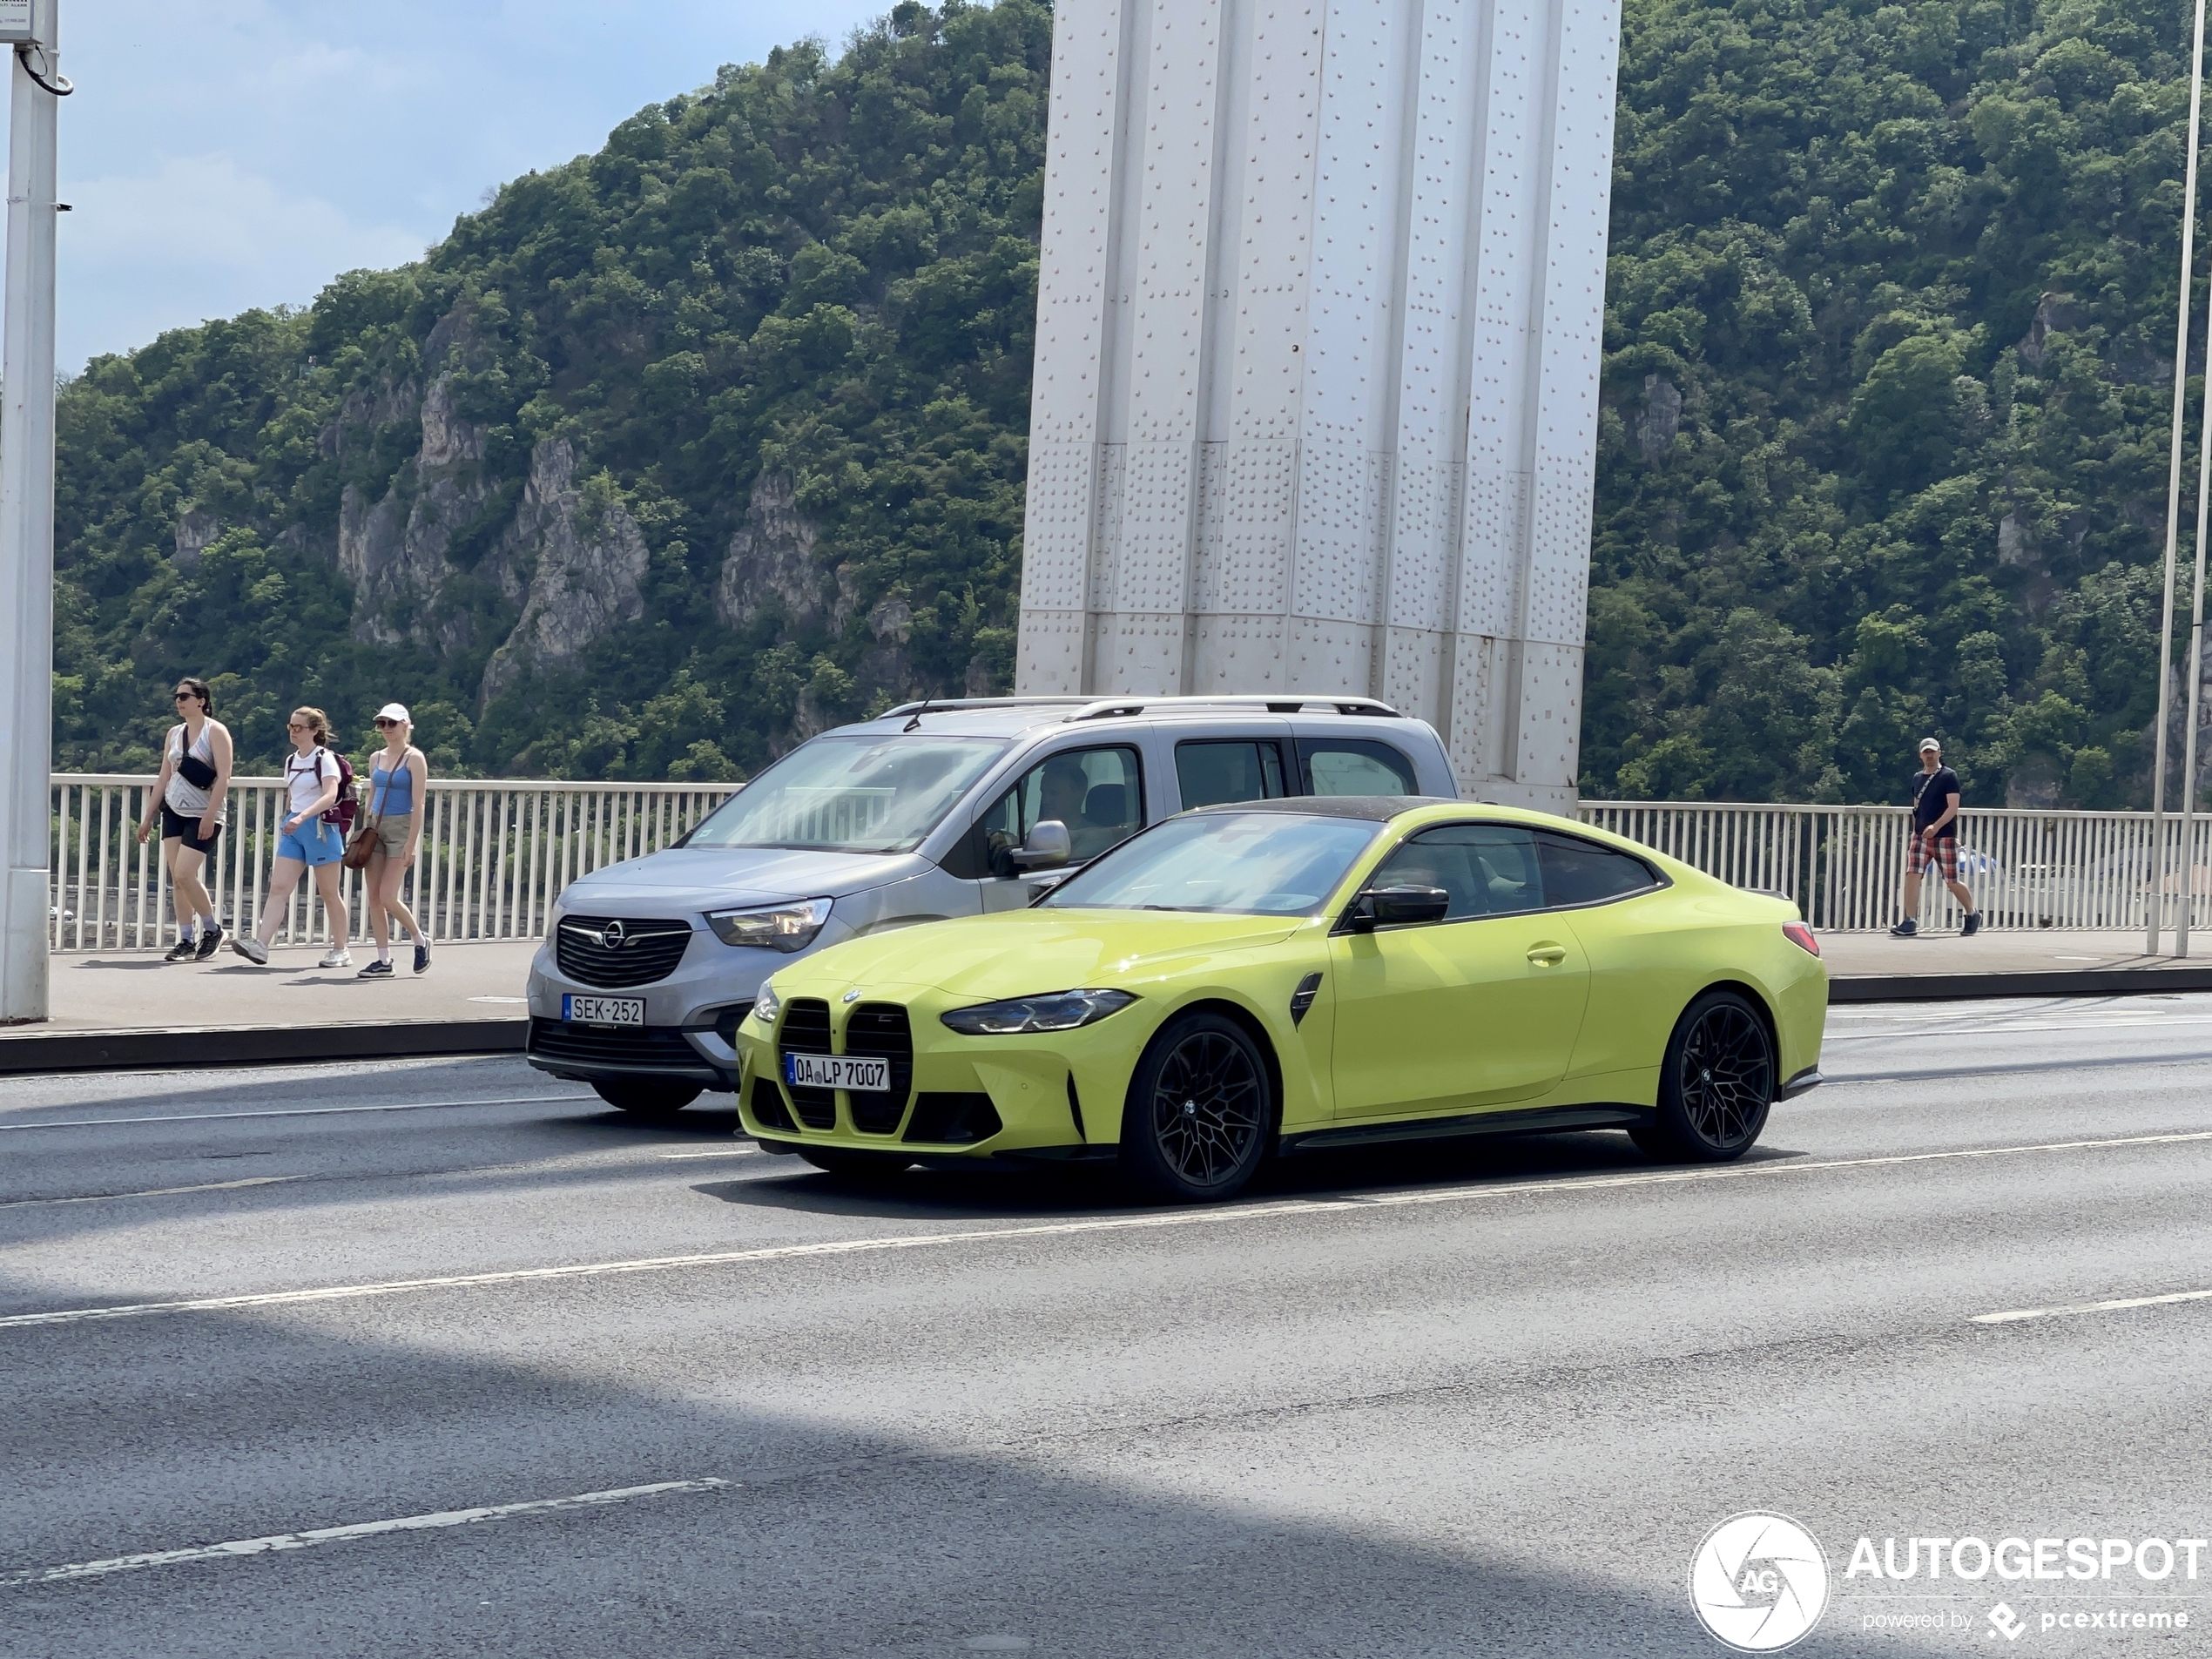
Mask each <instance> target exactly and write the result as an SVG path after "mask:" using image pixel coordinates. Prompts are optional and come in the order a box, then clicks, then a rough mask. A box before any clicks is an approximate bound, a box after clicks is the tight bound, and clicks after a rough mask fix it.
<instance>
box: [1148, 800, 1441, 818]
mask: <svg viewBox="0 0 2212 1659" xmlns="http://www.w3.org/2000/svg"><path fill="white" fill-rule="evenodd" d="M1455 804H1458V803H1454V802H1453V801H1450V800H1447V799H1445V798H1444V797H1442V796H1440V795H1285V796H1284V797H1282V798H1281V799H1277V800H1224V801H1217V802H1215V803H1214V804H1213V805H1212V806H1197V807H1193V808H1192V809H1191V810H1192V811H1194V812H1200V813H1297V814H1298V816H1299V817H1301V818H1364V819H1367V820H1368V821H1369V822H1370V823H1375V824H1386V823H1388V822H1389V821H1390V820H1391V819H1393V818H1396V817H1398V816H1399V814H1401V813H1410V812H1412V811H1413V809H1414V808H1416V807H1419V806H1453V805H1455Z"/></svg>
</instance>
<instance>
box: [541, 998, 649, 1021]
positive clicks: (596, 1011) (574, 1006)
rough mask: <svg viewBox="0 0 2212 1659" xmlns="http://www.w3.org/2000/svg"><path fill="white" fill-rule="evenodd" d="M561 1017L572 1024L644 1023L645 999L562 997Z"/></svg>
mask: <svg viewBox="0 0 2212 1659" xmlns="http://www.w3.org/2000/svg"><path fill="white" fill-rule="evenodd" d="M561 1017H562V1018H563V1020H566V1021H567V1022H569V1023H570V1025H643V1024H644V1023H645V999H644V997H642V996H570V995H566V994H563V996H562V998H561Z"/></svg>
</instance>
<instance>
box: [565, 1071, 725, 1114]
mask: <svg viewBox="0 0 2212 1659" xmlns="http://www.w3.org/2000/svg"><path fill="white" fill-rule="evenodd" d="M591 1088H592V1091H593V1092H594V1093H595V1094H597V1096H599V1098H600V1099H601V1100H604V1101H605V1102H606V1103H607V1104H608V1105H610V1106H617V1107H620V1108H621V1109H623V1110H624V1111H625V1112H630V1113H631V1114H633V1115H635V1116H638V1117H673V1116H676V1114H677V1113H678V1112H680V1111H682V1110H683V1109H685V1107H686V1106H688V1105H690V1104H691V1103H692V1102H693V1101H695V1100H697V1099H698V1097H699V1086H698V1084H697V1083H656V1082H632V1081H631V1080H630V1079H628V1078H624V1079H622V1080H620V1081H618V1082H595V1083H593V1084H592V1085H591Z"/></svg>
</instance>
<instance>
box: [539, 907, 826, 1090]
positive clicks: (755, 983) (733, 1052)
mask: <svg viewBox="0 0 2212 1659" xmlns="http://www.w3.org/2000/svg"><path fill="white" fill-rule="evenodd" d="M755 959H758V960H755ZM790 961H792V958H791V957H789V956H787V955H785V954H781V953H780V952H777V951H769V950H748V949H738V948H732V947H731V946H727V945H725V944H724V943H723V942H722V941H720V940H718V939H717V938H716V937H715V936H714V935H713V934H711V933H707V932H705V931H704V930H700V931H698V932H696V933H695V934H693V935H692V937H691V941H690V942H689V943H688V944H687V945H686V946H685V950H684V954H683V955H682V956H681V957H680V958H678V961H677V963H676V966H675V968H673V969H672V970H671V972H670V973H669V974H668V975H667V976H666V977H665V978H664V979H659V980H656V981H653V982H652V983H651V984H650V985H639V986H634V987H627V988H619V989H610V988H606V987H604V986H598V985H586V984H583V983H582V982H581V981H577V980H574V979H571V978H570V977H568V976H567V975H566V974H563V973H562V972H561V968H560V964H559V963H558V962H557V961H556V960H555V957H554V952H553V947H552V946H551V945H550V944H543V945H540V946H539V947H538V950H537V954H536V956H535V957H533V958H532V959H531V961H530V977H529V1035H528V1036H527V1037H526V1038H525V1040H524V1049H523V1057H524V1058H525V1059H526V1060H528V1061H529V1063H530V1064H531V1065H533V1066H536V1068H537V1069H539V1070H541V1071H549V1072H551V1073H552V1074H553V1075H554V1076H556V1077H567V1078H571V1079H574V1080H575V1081H577V1082H598V1081H602V1080H604V1081H610V1082H611V1081H615V1080H618V1079H623V1078H658V1079H662V1080H664V1081H667V1082H691V1083H697V1084H698V1085H699V1086H700V1087H701V1088H704V1089H724V1090H729V1089H736V1088H737V1087H738V1050H737V1046H736V1037H737V1027H738V1021H739V1020H741V1019H743V1018H744V1017H745V1010H746V1009H747V1008H751V1007H752V999H753V996H754V995H755V993H757V992H758V991H759V988H760V981H762V980H764V979H765V978H767V977H768V975H769V974H772V973H773V972H775V971H776V969H778V968H782V967H785V966H786V965H787V964H788V963H789V962H790ZM563 994H573V995H579V996H631V997H642V998H643V999H644V1003H645V1023H644V1025H643V1026H612V1025H583V1024H564V1023H563V1021H562V1019H561V998H562V996H563Z"/></svg>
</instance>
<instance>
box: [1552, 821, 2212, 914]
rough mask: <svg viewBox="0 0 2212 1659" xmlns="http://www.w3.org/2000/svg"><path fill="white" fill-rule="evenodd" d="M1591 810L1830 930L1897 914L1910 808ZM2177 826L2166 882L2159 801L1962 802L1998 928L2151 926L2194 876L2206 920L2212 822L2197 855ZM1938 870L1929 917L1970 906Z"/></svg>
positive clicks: (1978, 888) (2204, 828) (1931, 878)
mask: <svg viewBox="0 0 2212 1659" xmlns="http://www.w3.org/2000/svg"><path fill="white" fill-rule="evenodd" d="M1579 815H1580V817H1581V819H1582V821H1583V822H1584V823H1586V824H1594V825H1595V826H1598V827H1600V828H1602V829H1608V830H1612V831H1614V832H1615V833H1617V834H1621V835H1626V836H1629V838H1631V839H1632V840H1638V841H1642V842H1643V843H1644V844H1645V845H1646V846H1651V847H1655V848H1656V849H1657V850H1658V851H1660V852H1662V853H1669V854H1670V855H1671V856H1673V857H1675V858H1678V859H1680V860H1682V861H1683V863H1685V864H1690V865H1695V866H1696V867H1697V868H1699V869H1701V870H1704V871H1707V872H1709V873H1711V874H1714V875H1717V876H1719V877H1720V878H1721V879H1722V880H1724V881H1730V882H1733V883H1734V884H1735V885H1736V886H1737V887H1757V888H1763V889H1764V890H1766V891H1768V892H1770V893H1779V894H1784V895H1785V896H1786V897H1788V898H1791V899H1793V900H1796V901H1797V907H1798V908H1799V909H1800V910H1802V911H1803V912H1804V917H1805V920H1806V921H1809V922H1811V924H1812V925H1813V926H1814V927H1817V928H1820V929H1822V930H1824V931H1828V932H1846V931H1851V930H1854V929H1858V930H1865V929H1870V928H1878V927H1888V926H1889V925H1890V923H1891V922H1892V921H1896V920H1897V914H1898V880H1899V878H1900V877H1901V876H1902V875H1903V874H1904V873H1905V842H1906V838H1907V835H1908V833H1909V832H1910V828H1911V823H1912V812H1911V809H1910V808H1908V807H1904V806H1736V805H1730V804H1727V803H1720V802H1716V803H1713V804H1710V805H1708V804H1705V803H1702V802H1699V803H1690V802H1683V801H1613V800H1603V801H1599V800H1586V801H1584V802H1583V803H1582V804H1581V807H1580V809H1579ZM2166 834H2167V844H2168V852H2167V856H2166V858H2165V860H2162V866H2163V867H2164V869H2165V871H2166V874H2165V876H2164V877H2163V879H2162V880H2154V875H2153V873H2154V872H2155V870H2157V869H2159V868H2160V867H2161V860H2159V859H2158V858H2156V857H2155V850H2154V843H2153V838H2152V829H2151V815H2150V814H2149V813H2070V812H2040V811H2008V810H2002V809H1983V810H1977V809H1973V808H1968V809H1967V810H1966V811H1964V812H1962V813H1960V814H1959V880H1960V881H1962V882H1964V883H1965V884H1966V887H1967V889H1968V890H1969V891H1970V892H1972V893H1973V895H1974V902H1975V904H1976V905H1977V906H1978V907H1980V908H1981V909H1982V910H1983V911H1984V912H1985V913H1986V914H1987V916H1988V918H1989V922H1990V925H1992V926H1993V927H2006V928H2024V927H2054V928H2055V927H2073V928H2094V927H2120V928H2138V927H2148V926H2149V922H2150V907H2151V901H2152V894H2153V890H2154V888H2159V889H2162V891H2163V893H2164V894H2165V897H2166V903H2165V907H2164V909H2165V920H2166V921H2168V923H2170V922H2172V921H2175V920H2176V919H2177V917H2178V914H2179V908H2180V907H2179V905H2178V903H2177V902H2176V900H2178V898H2179V896H2180V894H2182V891H2183V890H2184V887H2187V889H2188V891H2189V893H2190V899H2191V903H2192V905H2193V909H2192V912H2191V914H2190V921H2189V925H2190V927H2193V928H2194V927H2202V926H2205V925H2206V923H2207V922H2208V921H2212V881H2209V880H2208V874H2209V873H2212V872H2209V871H2208V866H2209V865H2212V823H2208V821H2207V820H2206V819H2203V818H2202V817H2200V818H2199V819H2197V820H2196V827H2195V847H2194V848H2193V849H2192V855H2191V856H2190V857H2188V858H2187V859H2184V858H2182V853H2181V826H2180V823H2179V820H2178V819H2175V818H2173V817H2172V816H2171V815H2169V816H2168V819H2167V825H2166ZM2185 870H2186V871H2188V873H2189V878H2188V880H2185V879H2184V876H2183V872H2184V871H2185ZM1937 877H1938V873H1937V872H1936V871H1935V870H1933V869H1932V868H1931V869H1930V871H1929V872H1928V873H1927V876H1926V878H1925V879H1924V880H1923V882H1922V884H1921V904H1922V907H1923V908H1922V913H1921V918H1920V919H1921V921H1923V922H1924V923H1925V922H1928V921H1931V920H1932V921H1934V923H1935V924H1936V925H1938V926H1943V927H1948V926H1952V925H1955V923H1956V922H1957V921H1958V919H1959V908H1958V906H1957V905H1956V904H1955V903H1954V902H1953V901H1952V898H1951V896H1950V894H1948V893H1947V892H1946V890H1945V888H1944V886H1943V883H1942V881H1941V880H1939V879H1937Z"/></svg>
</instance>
